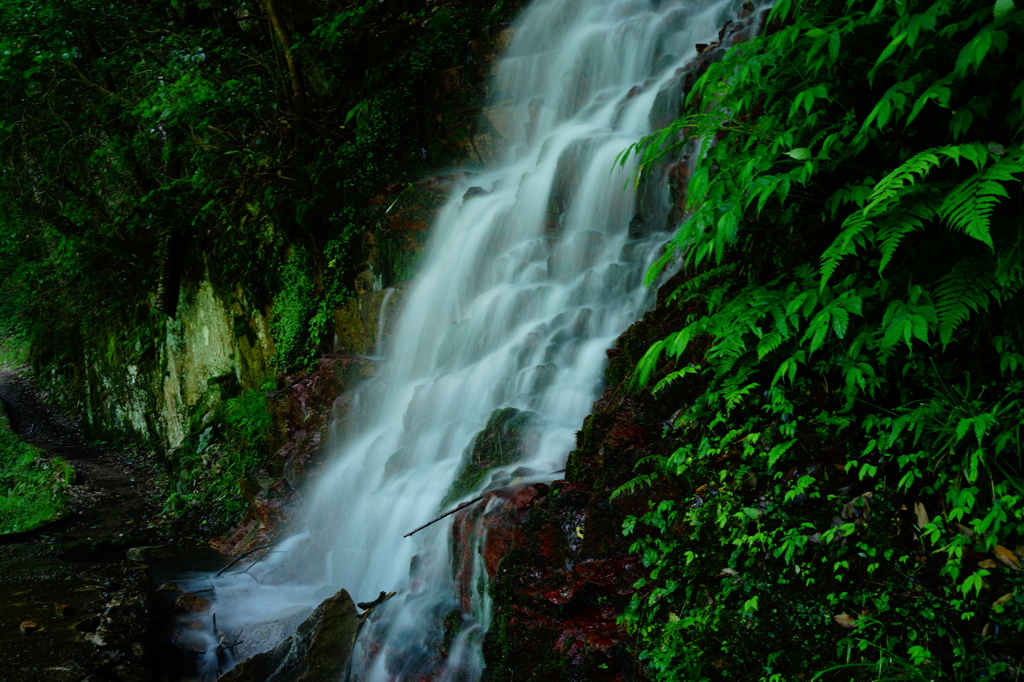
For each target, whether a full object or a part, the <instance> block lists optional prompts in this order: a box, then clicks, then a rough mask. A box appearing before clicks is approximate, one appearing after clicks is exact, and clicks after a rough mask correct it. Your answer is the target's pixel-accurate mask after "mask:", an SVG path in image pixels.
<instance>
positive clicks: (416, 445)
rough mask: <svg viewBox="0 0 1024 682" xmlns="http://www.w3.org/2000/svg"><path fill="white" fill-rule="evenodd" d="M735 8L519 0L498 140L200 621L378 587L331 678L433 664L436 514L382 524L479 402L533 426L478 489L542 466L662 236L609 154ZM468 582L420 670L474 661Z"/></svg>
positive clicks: (479, 618) (435, 497)
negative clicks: (456, 612) (258, 543)
mask: <svg viewBox="0 0 1024 682" xmlns="http://www.w3.org/2000/svg"><path fill="white" fill-rule="evenodd" d="M737 5H738V3H737V2H728V1H724V0H536V1H535V2H534V3H533V4H532V5H531V6H530V7H528V8H527V9H526V10H525V11H524V13H523V15H522V16H521V17H520V19H519V20H518V21H517V23H516V25H515V33H514V38H513V40H512V43H511V45H510V47H509V50H508V53H507V54H506V55H505V56H504V58H503V60H502V61H501V63H500V65H499V67H498V70H497V75H496V81H495V83H494V84H493V86H492V93H493V98H492V102H493V106H492V107H491V108H489V109H488V117H489V120H490V121H492V122H497V125H495V127H496V128H498V131H499V132H500V133H501V134H502V136H504V137H505V138H506V140H507V143H508V146H507V153H506V156H505V158H504V160H503V161H502V162H501V163H499V164H496V165H494V167H490V168H485V169H482V170H479V171H477V172H474V173H470V174H467V175H466V177H465V179H464V180H463V181H462V184H461V186H459V187H458V188H456V190H455V191H454V192H453V193H452V195H451V198H450V200H449V201H448V203H447V205H446V206H445V207H444V208H443V209H442V212H441V214H440V217H439V218H438V221H437V223H436V225H435V226H434V228H433V233H432V239H431V242H430V244H429V246H428V249H427V252H426V253H425V255H424V258H423V259H422V261H421V262H422V268H421V271H420V272H419V274H418V275H417V276H416V278H415V280H414V282H413V284H412V286H411V288H410V291H409V294H408V297H407V299H406V301H405V303H404V308H403V311H402V313H401V317H400V318H399V321H398V326H397V329H396V332H395V335H394V337H393V338H392V340H391V342H390V344H389V347H388V348H387V349H386V352H387V360H386V361H385V363H384V366H383V368H382V370H381V372H380V373H379V375H378V377H377V378H375V379H374V380H372V381H371V382H369V383H368V384H367V385H366V386H364V387H363V388H362V389H361V390H360V392H359V394H358V396H357V399H356V400H355V404H356V406H357V407H356V408H355V409H354V410H353V411H352V412H351V413H350V415H349V417H348V420H349V424H348V426H347V428H345V429H343V431H345V432H347V434H348V435H346V436H344V437H343V438H342V441H343V442H338V443H335V444H334V446H333V447H332V454H331V458H332V459H331V461H330V463H329V465H328V466H327V467H326V468H325V471H324V472H323V473H322V475H320V476H319V477H318V478H317V479H316V481H314V482H313V484H312V487H311V489H310V490H309V492H308V495H307V504H306V506H305V509H304V511H303V513H302V514H301V515H300V517H299V518H296V519H295V520H294V522H293V525H292V529H291V534H290V536H289V537H288V539H287V540H285V541H284V542H283V543H282V544H281V545H279V546H278V547H277V548H276V551H275V552H273V553H272V554H271V555H269V556H268V557H267V558H266V559H264V560H263V561H261V562H260V563H259V564H257V565H256V566H254V567H252V568H251V569H249V570H248V571H247V572H245V573H234V574H231V573H229V574H225V575H223V576H220V577H217V578H215V579H213V583H214V585H215V595H216V596H215V599H214V601H215V611H216V614H217V626H218V627H219V628H220V629H221V630H223V631H225V632H227V633H238V632H242V633H243V635H242V637H241V638H242V639H244V640H246V641H247V642H249V643H253V642H257V641H262V642H264V643H265V646H269V645H272V644H273V643H275V640H276V639H280V638H281V637H283V636H285V635H286V634H287V633H288V630H289V628H294V627H295V626H296V625H297V623H298V622H300V621H301V620H302V618H304V617H305V616H306V615H307V614H308V613H309V612H310V611H311V610H312V609H313V608H314V607H315V606H316V605H317V604H319V603H320V601H322V600H323V599H324V598H326V597H328V596H331V595H332V594H334V593H335V592H336V591H337V590H338V589H339V588H341V587H344V588H346V589H347V590H348V591H349V593H350V594H351V595H352V596H353V598H354V599H355V600H356V601H369V600H372V599H373V598H375V597H376V596H377V594H378V593H379V592H380V591H381V590H386V591H391V590H396V591H397V592H398V594H397V596H396V597H395V598H393V599H391V600H389V601H388V602H386V603H385V604H384V605H383V606H382V607H380V608H379V609H378V610H377V612H375V614H374V616H373V618H372V620H371V622H370V623H368V624H367V627H365V628H364V631H363V633H362V634H361V636H360V642H363V641H369V642H373V646H372V647H371V646H370V645H363V646H358V645H357V651H356V654H355V656H354V669H353V674H354V675H356V676H358V679H360V680H386V679H412V678H413V677H414V676H415V674H416V673H417V672H422V671H424V669H425V668H429V666H431V665H432V663H431V661H436V659H437V653H436V652H437V644H438V641H439V639H440V635H441V631H440V628H441V625H440V621H441V619H442V618H443V617H444V615H445V614H446V613H448V612H449V611H450V610H451V609H453V608H457V607H458V600H457V599H456V597H455V587H454V583H453V578H452V576H451V573H452V571H451V569H450V566H449V564H450V561H449V551H450V550H449V531H450V523H449V521H450V519H446V520H445V521H442V522H440V523H436V524H434V525H432V526H430V527H428V528H427V529H425V530H423V531H421V532H419V533H417V534H416V535H414V536H412V537H410V538H403V537H402V536H403V535H404V534H405V533H407V532H409V531H410V530H412V529H414V528H416V527H418V526H420V525H422V524H424V523H426V522H427V521H429V520H431V519H432V518H434V517H435V516H437V515H438V514H439V513H441V512H442V511H445V510H444V509H442V508H441V506H442V505H441V503H442V498H443V497H444V496H445V494H446V493H447V492H448V489H449V487H450V486H451V484H452V482H453V480H454V479H455V478H456V477H457V475H458V474H459V468H460V466H459V465H460V461H461V460H462V458H463V452H464V451H465V450H466V449H467V447H469V446H471V445H472V443H473V441H474V437H475V435H476V434H477V433H478V432H479V431H480V430H481V429H482V428H483V427H484V426H485V424H486V423H487V421H488V418H489V417H490V415H491V414H492V412H493V411H494V410H495V409H498V408H505V407H514V408H517V409H519V410H522V411H531V412H533V413H536V415H537V418H536V419H535V420H534V422H533V433H534V437H532V438H529V439H527V440H528V442H529V443H530V447H529V450H528V452H526V453H524V456H523V458H522V459H521V460H520V461H518V462H517V463H516V464H515V465H513V466H512V467H508V468H507V470H500V471H497V472H495V473H493V474H491V475H488V476H486V477H485V478H484V480H483V482H482V484H481V485H491V486H497V485H501V484H503V483H507V482H509V481H510V480H511V478H512V477H513V476H514V477H515V479H516V480H518V481H521V482H522V481H530V480H552V479H555V478H558V477H559V473H558V472H559V471H560V470H561V469H563V468H564V466H565V459H566V456H567V454H568V453H569V451H570V450H571V449H572V448H573V447H574V443H575V432H576V430H577V429H579V428H580V426H581V424H582V421H583V418H584V417H585V416H586V415H587V414H588V412H589V411H590V408H591V405H592V403H593V401H594V400H595V399H596V398H597V396H598V394H599V392H600V390H601V388H602V383H601V382H602V373H603V370H604V368H605V366H606V356H605V351H606V349H607V348H609V347H610V346H611V345H612V344H613V343H614V340H615V338H616V336H618V335H619V334H620V333H622V331H624V330H625V329H626V328H627V327H628V326H629V325H630V324H631V323H632V322H633V321H635V320H636V319H638V318H639V316H640V315H641V313H642V312H643V310H644V309H645V307H646V306H648V305H649V304H650V299H651V292H650V291H649V290H645V289H644V287H643V286H642V278H643V273H644V271H645V269H646V267H647V266H648V265H649V264H650V262H651V260H652V259H653V258H654V257H655V256H656V254H657V253H658V249H659V244H660V243H662V242H663V241H664V240H665V233H664V231H663V230H662V229H661V227H663V226H664V221H665V215H666V214H665V211H666V210H667V208H668V206H667V197H661V199H660V203H661V205H660V206H659V205H656V204H657V203H658V202H656V201H651V200H650V199H649V198H647V197H646V194H645V199H644V201H643V202H641V203H644V204H645V205H644V206H643V207H639V208H638V205H637V204H638V202H637V192H636V191H635V190H634V188H633V183H632V182H630V181H629V180H630V175H629V173H630V170H631V167H630V166H628V165H627V167H626V168H625V169H623V170H620V169H619V167H618V165H617V164H616V156H617V155H618V154H619V153H620V152H622V151H623V150H624V149H625V148H626V147H628V146H629V145H630V144H631V143H633V142H635V141H637V140H638V139H639V138H640V137H641V136H643V135H644V134H646V133H647V132H649V126H650V123H649V121H650V117H651V110H652V107H653V106H654V105H655V100H656V98H657V95H658V93H659V91H660V90H661V89H662V88H663V87H664V86H665V85H666V84H667V83H669V82H670V81H671V80H672V78H673V76H674V73H675V70H676V69H677V68H678V67H679V66H680V65H682V64H683V63H685V61H686V60H689V59H692V58H693V57H694V56H695V54H696V52H695V49H694V45H695V44H696V43H702V42H703V43H707V42H710V41H711V40H714V39H715V36H716V35H717V33H718V31H719V29H720V28H721V27H722V25H723V24H724V23H725V22H726V21H727V20H729V19H730V18H731V12H732V10H734V9H736V7H737ZM470 188H475V189H473V190H472V191H469V190H470ZM638 213H640V214H643V217H642V218H637V215H638ZM631 223H632V226H631ZM643 224H646V225H649V226H650V225H653V226H656V227H655V228H647V229H640V228H639V227H638V225H643ZM631 233H632V234H631ZM393 305H394V304H393ZM476 494H479V490H477V491H476V492H474V493H472V494H471V495H469V496H468V497H472V496H475V495H476ZM452 506H454V504H453V505H452ZM414 557H415V560H414ZM411 563H414V564H415V566H416V570H415V575H414V577H413V578H410V565H411ZM207 579H209V578H207ZM474 589H475V590H476V594H475V597H474V603H473V607H472V609H471V611H472V613H469V614H465V615H466V618H467V620H468V622H469V626H468V627H465V628H464V629H463V630H462V634H461V635H460V636H459V639H458V640H457V641H456V642H455V643H454V645H453V647H452V653H451V655H450V657H449V660H448V663H447V668H446V669H444V670H442V671H441V672H440V673H437V675H438V677H437V679H450V678H454V677H455V676H456V675H458V677H459V679H477V678H479V676H480V672H481V670H482V667H483V661H482V656H481V654H480V647H479V642H480V640H481V639H482V636H483V633H484V632H485V631H486V628H487V625H488V622H489V603H488V598H487V596H486V591H485V586H483V585H476V586H474ZM212 648H213V647H212V646H211V647H210V649H212ZM211 665H212V662H211ZM340 675H341V671H339V676H340Z"/></svg>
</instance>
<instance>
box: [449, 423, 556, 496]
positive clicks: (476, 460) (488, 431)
mask: <svg viewBox="0 0 1024 682" xmlns="http://www.w3.org/2000/svg"><path fill="white" fill-rule="evenodd" d="M539 419H540V417H539V416H538V415H537V413H535V412H528V411H527V412H524V411H522V410H518V409H516V408H514V407H503V408H500V409H497V410H495V411H494V412H492V413H491V416H490V417H488V419H487V426H485V427H484V428H483V429H481V430H480V431H479V432H478V433H477V434H476V437H475V438H474V439H473V444H472V445H470V446H469V447H467V448H466V450H465V451H464V452H463V453H462V463H461V464H460V471H459V475H458V477H457V478H456V479H455V481H454V482H453V483H452V485H451V487H450V488H449V489H448V493H447V494H446V495H445V496H444V500H442V501H441V506H442V507H448V506H449V505H451V504H452V503H453V502H454V501H455V500H457V499H459V498H460V497H463V496H465V495H468V494H469V493H471V492H472V491H473V490H475V489H476V488H477V486H479V484H480V481H482V480H483V478H484V476H486V475H487V474H488V473H489V472H490V471H491V470H493V469H496V468H498V467H503V466H508V465H510V464H514V463H515V462H517V461H519V460H520V459H521V458H522V456H523V454H524V453H525V452H526V451H527V450H528V449H529V448H530V446H531V445H532V442H533V440H534V438H535V437H536V429H535V426H536V424H537V422H538V421H539Z"/></svg>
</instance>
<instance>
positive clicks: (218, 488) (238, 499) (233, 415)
mask: <svg viewBox="0 0 1024 682" xmlns="http://www.w3.org/2000/svg"><path fill="white" fill-rule="evenodd" d="M273 386H274V384H273V382H268V383H266V384H264V385H263V386H262V387H261V388H260V389H249V390H246V391H243V392H242V393H241V394H240V395H238V396H236V397H233V398H227V399H225V400H223V401H211V402H213V405H214V406H213V407H212V408H211V409H209V410H208V411H207V410H206V408H203V407H201V408H200V409H197V411H196V414H195V416H194V418H193V419H192V427H191V430H190V433H189V435H188V437H187V438H186V439H185V441H184V442H183V443H182V444H181V446H180V447H179V448H178V449H177V451H176V452H175V453H174V458H173V459H172V461H171V466H172V472H171V474H172V475H171V481H172V482H171V490H170V492H169V494H168V497H167V499H166V500H165V502H164V511H165V512H166V513H169V514H171V515H178V514H181V513H183V512H185V511H187V510H189V509H202V510H203V511H204V512H205V513H208V514H209V516H210V518H212V519H213V520H214V522H215V523H216V524H226V523H230V522H231V521H233V520H234V519H235V518H237V516H238V514H240V513H241V512H242V511H243V510H244V509H245V508H246V505H247V504H248V502H249V500H247V499H246V494H245V487H246V486H245V483H246V481H247V479H248V478H249V477H251V476H252V475H253V474H254V473H255V470H256V468H257V467H259V466H260V464H262V463H263V462H264V461H265V460H266V457H267V454H268V452H267V448H268V436H269V429H270V424H271V415H270V411H269V409H268V405H267V396H266V391H268V390H270V389H271V388H273ZM203 404H204V403H200V405H203Z"/></svg>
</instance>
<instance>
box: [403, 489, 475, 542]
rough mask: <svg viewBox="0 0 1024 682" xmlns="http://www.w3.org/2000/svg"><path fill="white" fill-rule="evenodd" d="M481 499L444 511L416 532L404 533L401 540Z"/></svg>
mask: <svg viewBox="0 0 1024 682" xmlns="http://www.w3.org/2000/svg"><path fill="white" fill-rule="evenodd" d="M482 499H484V496H483V495H481V496H480V497H475V498H473V499H472V500H470V501H469V502H463V503H462V504H460V505H459V506H458V507H456V508H455V509H452V510H451V511H446V512H445V513H444V514H441V515H440V516H438V517H437V518H436V519H434V520H433V521H428V522H427V523H424V524H423V525H422V526H420V527H419V528H417V529H416V530H411V531H409V532H408V533H406V534H405V535H403V536H402V537H403V538H407V537H409V536H410V535H412V534H413V533H419V532H420V531H421V530H423V529H424V528H426V527H427V526H432V525H434V524H435V523H437V522H438V521H440V520H441V519H443V518H444V517H446V516H451V515H452V514H454V513H455V512H457V511H460V510H462V509H465V508H466V507H468V506H469V505H471V504H475V503H477V502H479V501H480V500H482Z"/></svg>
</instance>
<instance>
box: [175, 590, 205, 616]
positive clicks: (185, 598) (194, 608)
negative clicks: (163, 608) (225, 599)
mask: <svg viewBox="0 0 1024 682" xmlns="http://www.w3.org/2000/svg"><path fill="white" fill-rule="evenodd" d="M174 606H175V608H177V609H180V610H181V611H185V612H187V613H206V612H207V611H209V610H210V606H211V604H210V600H209V599H205V598H203V597H200V596H199V595H198V594H193V593H192V592H182V593H181V594H180V595H178V598H177V599H175V600H174Z"/></svg>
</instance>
